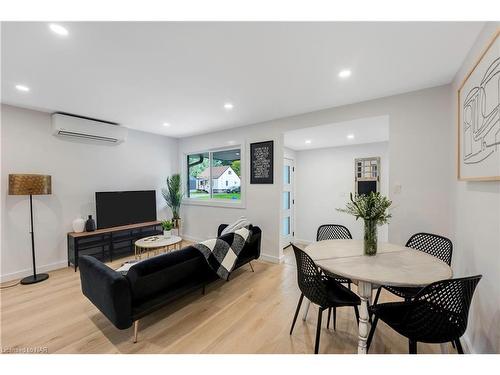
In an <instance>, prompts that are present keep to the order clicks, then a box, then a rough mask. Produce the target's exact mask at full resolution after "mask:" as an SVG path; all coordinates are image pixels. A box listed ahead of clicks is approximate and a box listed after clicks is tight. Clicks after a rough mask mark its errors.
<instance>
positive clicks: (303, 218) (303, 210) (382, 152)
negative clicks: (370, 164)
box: [295, 142, 389, 242]
mask: <svg viewBox="0 0 500 375" xmlns="http://www.w3.org/2000/svg"><path fill="white" fill-rule="evenodd" d="M377 156H378V157H380V164H381V165H380V192H381V193H382V194H383V195H386V196H387V195H388V194H389V143H388V142H377V143H368V144H360V145H352V146H344V147H331V148H323V149H316V150H308V151H298V152H296V153H295V239H296V241H299V242H312V241H315V240H316V231H317V229H318V227H319V226H320V225H321V224H332V223H335V224H342V225H345V226H346V227H347V228H349V230H350V232H351V234H352V236H353V238H355V239H362V238H363V221H362V220H358V221H356V219H355V218H354V217H353V216H351V215H347V214H345V213H341V212H338V211H337V210H336V209H337V208H344V207H345V204H346V202H348V201H349V193H351V192H354V189H355V186H354V177H355V176H354V159H356V158H366V157H377ZM387 227H388V226H387V225H384V226H382V227H380V228H379V240H380V241H387V239H388V231H387Z"/></svg>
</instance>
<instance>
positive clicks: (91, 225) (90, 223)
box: [85, 215, 95, 232]
mask: <svg viewBox="0 0 500 375" xmlns="http://www.w3.org/2000/svg"><path fill="white" fill-rule="evenodd" d="M85 230H86V231H87V232H93V231H95V220H94V219H92V215H89V218H88V219H87V221H86V222H85Z"/></svg>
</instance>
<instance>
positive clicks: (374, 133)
mask: <svg viewBox="0 0 500 375" xmlns="http://www.w3.org/2000/svg"><path fill="white" fill-rule="evenodd" d="M349 135H352V136H354V138H348V136H349ZM388 140H389V116H377V117H366V118H362V119H357V120H352V121H343V122H338V123H334V124H327V125H320V126H314V127H310V128H305V129H298V130H292V131H289V132H286V133H285V146H286V147H288V148H291V149H292V150H296V151H301V150H312V149H316V148H326V147H339V146H350V145H356V144H363V143H373V142H384V141H388ZM306 141H308V142H310V143H306Z"/></svg>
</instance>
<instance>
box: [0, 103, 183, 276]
mask: <svg viewBox="0 0 500 375" xmlns="http://www.w3.org/2000/svg"><path fill="white" fill-rule="evenodd" d="M1 109H2V140H1V142H2V150H1V153H2V184H1V186H2V198H1V199H2V213H1V215H2V239H1V241H2V253H1V258H0V259H1V267H0V270H1V272H0V275H1V280H2V281H5V280H10V279H13V278H18V277H23V276H26V275H29V274H30V273H31V272H32V271H31V244H30V236H29V233H28V232H29V199H28V197H27V196H8V195H7V193H8V175H9V173H41V174H49V175H52V195H48V196H35V197H34V202H33V203H34V216H35V241H36V259H37V269H38V270H39V271H48V270H51V269H55V268H60V267H65V266H66V264H67V263H66V262H67V246H66V233H67V232H70V231H72V228H71V224H72V221H73V220H74V219H75V218H76V217H78V216H80V215H82V216H83V215H87V214H92V215H95V202H94V193H95V192H96V191H106V190H108V191H113V190H141V189H144V190H146V189H156V191H157V198H156V199H157V205H158V217H159V218H165V217H167V216H170V212H169V211H168V212H167V210H168V208H165V203H164V201H163V198H162V197H161V195H160V188H161V187H162V186H163V185H164V181H165V179H166V177H167V176H168V175H170V174H172V173H175V172H176V171H177V169H178V160H177V156H178V149H177V140H176V139H172V138H168V137H164V136H160V135H153V134H148V133H143V132H138V131H133V130H130V131H129V135H128V139H127V141H126V142H125V143H122V144H120V145H113V146H111V145H106V144H89V143H81V142H71V141H67V140H62V139H60V138H57V137H54V136H53V135H52V134H51V123H50V115H49V114H48V113H43V112H37V111H31V110H26V109H21V108H17V107H12V106H6V105H2V107H1ZM167 214H168V215H167ZM94 217H95V216H94Z"/></svg>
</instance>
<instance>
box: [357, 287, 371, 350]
mask: <svg viewBox="0 0 500 375" xmlns="http://www.w3.org/2000/svg"><path fill="white" fill-rule="evenodd" d="M358 294H359V298H361V307H360V309H359V341H358V354H366V341H367V339H368V334H369V333H370V318H369V316H368V304H369V303H370V301H371V299H372V285H371V283H368V282H365V281H360V282H359V283H358Z"/></svg>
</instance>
